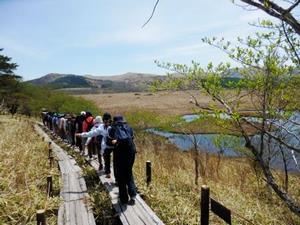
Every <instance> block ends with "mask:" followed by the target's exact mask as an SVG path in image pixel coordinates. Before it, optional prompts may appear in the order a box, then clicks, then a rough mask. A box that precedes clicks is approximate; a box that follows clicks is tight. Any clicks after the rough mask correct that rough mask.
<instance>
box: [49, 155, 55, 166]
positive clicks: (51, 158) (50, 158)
mask: <svg viewBox="0 0 300 225" xmlns="http://www.w3.org/2000/svg"><path fill="white" fill-rule="evenodd" d="M53 159H54V157H53V156H50V157H49V166H50V169H51V168H52V164H53Z"/></svg>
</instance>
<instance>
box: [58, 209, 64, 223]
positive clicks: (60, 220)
mask: <svg viewBox="0 0 300 225" xmlns="http://www.w3.org/2000/svg"><path fill="white" fill-rule="evenodd" d="M57 225H64V205H60V206H59V209H58V214H57Z"/></svg>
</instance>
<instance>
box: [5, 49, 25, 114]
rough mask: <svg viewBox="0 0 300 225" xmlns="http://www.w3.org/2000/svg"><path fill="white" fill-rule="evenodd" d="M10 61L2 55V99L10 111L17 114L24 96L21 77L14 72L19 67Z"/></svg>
mask: <svg viewBox="0 0 300 225" xmlns="http://www.w3.org/2000/svg"><path fill="white" fill-rule="evenodd" d="M2 50H3V49H0V52H1V51H2ZM10 61H11V58H10V57H7V56H4V55H2V54H0V97H1V99H2V102H4V104H5V106H6V107H7V108H8V109H9V111H10V112H11V113H12V114H15V113H16V112H17V109H18V107H19V105H20V102H21V99H23V97H24V96H22V94H21V93H20V91H21V84H20V80H21V77H20V76H18V75H15V74H14V72H13V71H14V70H15V69H16V68H17V67H18V65H17V64H16V63H12V62H10Z"/></svg>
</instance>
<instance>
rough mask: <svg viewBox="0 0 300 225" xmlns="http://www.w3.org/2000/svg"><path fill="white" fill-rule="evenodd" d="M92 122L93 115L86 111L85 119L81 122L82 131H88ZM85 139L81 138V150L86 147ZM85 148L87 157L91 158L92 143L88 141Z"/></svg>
mask: <svg viewBox="0 0 300 225" xmlns="http://www.w3.org/2000/svg"><path fill="white" fill-rule="evenodd" d="M93 122H94V117H93V115H92V113H90V112H86V115H85V119H84V121H83V123H82V132H89V131H90V130H91V129H92V127H93ZM86 141H87V139H86V138H83V140H82V144H83V146H82V147H83V150H84V149H85V147H86ZM87 150H88V156H89V158H90V159H92V157H93V145H92V143H89V144H88V145H87Z"/></svg>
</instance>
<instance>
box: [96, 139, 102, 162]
mask: <svg viewBox="0 0 300 225" xmlns="http://www.w3.org/2000/svg"><path fill="white" fill-rule="evenodd" d="M95 145H96V150H97V155H98V161H99V167H100V168H102V167H103V164H102V154H101V143H95Z"/></svg>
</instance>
